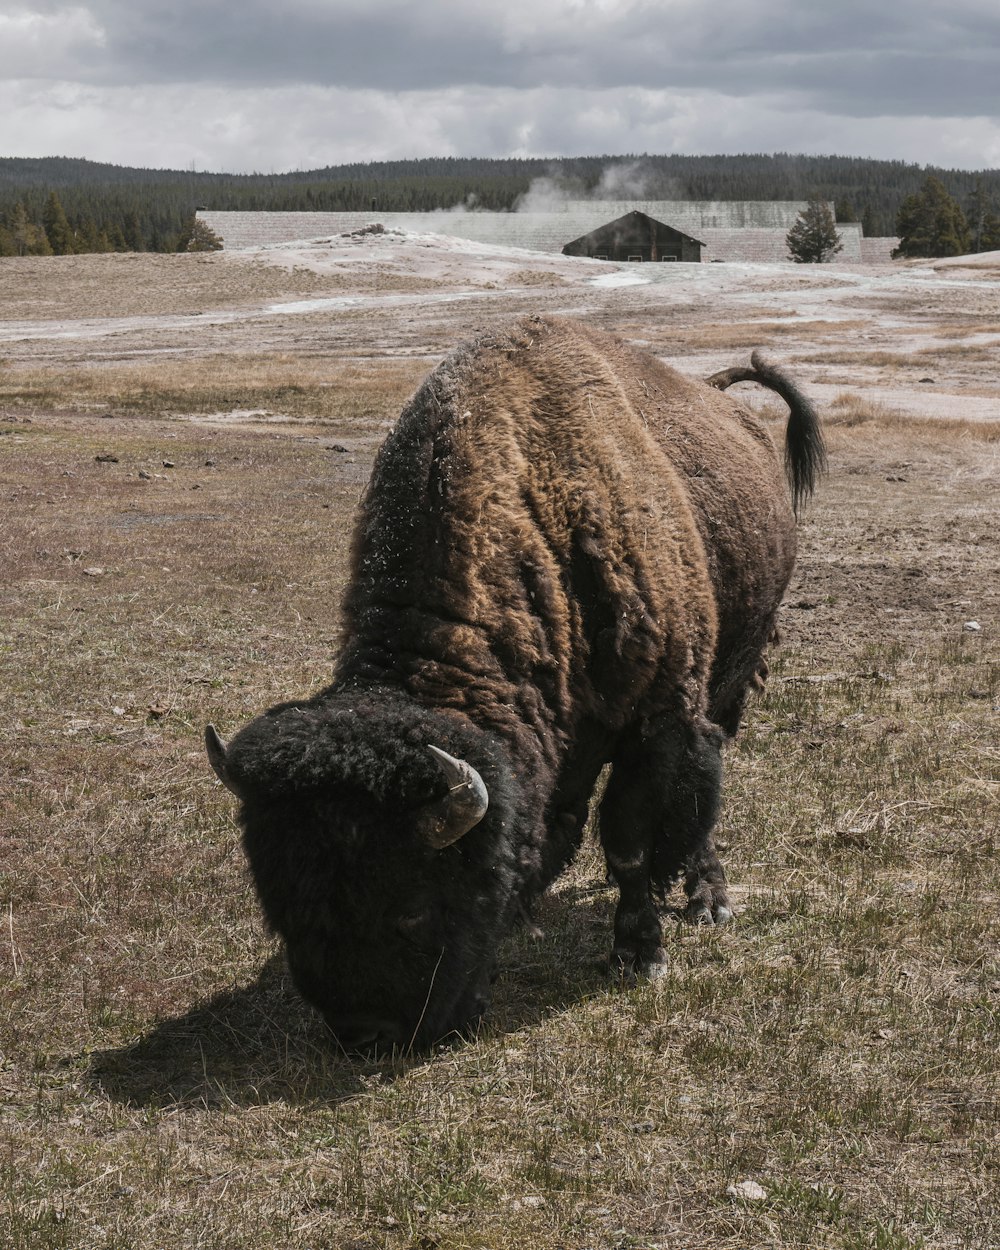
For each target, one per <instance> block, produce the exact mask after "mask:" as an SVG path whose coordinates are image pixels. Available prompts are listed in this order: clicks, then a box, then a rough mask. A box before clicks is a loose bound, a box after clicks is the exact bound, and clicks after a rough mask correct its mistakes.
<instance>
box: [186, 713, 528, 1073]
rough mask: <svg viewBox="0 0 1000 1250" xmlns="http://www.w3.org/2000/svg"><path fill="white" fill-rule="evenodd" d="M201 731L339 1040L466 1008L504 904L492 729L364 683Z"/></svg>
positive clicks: (478, 992)
mask: <svg viewBox="0 0 1000 1250" xmlns="http://www.w3.org/2000/svg"><path fill="white" fill-rule="evenodd" d="M206 741H207V745H208V753H209V759H210V761H211V763H212V766H213V767H214V768H215V771H216V773H217V774H218V775H219V777H220V778H221V779H222V780H223V781H224V783H225V784H226V785H227V786H228V787H229V788H230V789H231V790H232V791H233V792H234V793H236V794H237V795H238V797H239V798H240V800H241V803H242V807H241V821H242V824H243V829H244V847H245V849H246V853H247V858H248V860H249V862H250V868H251V871H252V874H253V877H254V881H255V884H256V887H257V892H258V894H259V896H260V900H261V903H262V906H263V909H264V912H265V915H266V916H267V919H268V921H269V923H270V925H271V927H272V928H273V929H274V930H275V931H276V932H277V933H278V934H280V936H281V937H282V938H283V939H284V942H285V946H286V949H287V953H288V963H289V967H290V969H291V973H292V976H293V978H294V981H295V984H296V986H297V988H298V990H299V992H300V993H301V994H302V996H303V997H304V998H305V999H306V1000H307V1001H309V1002H310V1003H312V1004H313V1006H315V1007H316V1008H317V1009H318V1010H319V1011H320V1012H321V1013H322V1015H323V1017H324V1019H325V1020H326V1022H327V1024H328V1025H329V1027H330V1029H331V1030H332V1031H333V1033H334V1034H335V1035H336V1037H337V1039H338V1041H339V1042H340V1043H341V1044H342V1045H343V1046H344V1047H345V1049H348V1050H358V1049H367V1048H371V1047H373V1046H380V1047H386V1048H387V1047H392V1046H397V1047H402V1048H404V1049H405V1048H408V1047H410V1046H412V1045H417V1046H420V1045H427V1044H429V1043H431V1042H434V1041H436V1040H438V1039H440V1038H443V1037H445V1036H447V1035H448V1034H450V1033H455V1032H460V1031H462V1030H464V1029H466V1028H467V1027H468V1026H469V1025H470V1024H471V1023H473V1022H474V1021H475V1020H476V1019H477V1018H478V1017H479V1016H480V1015H481V1014H482V1012H483V1010H484V1008H485V1007H486V1004H487V1001H488V996H489V983H490V979H491V975H492V971H493V967H494V962H495V953H496V947H497V944H498V942H499V940H500V938H501V937H502V936H503V934H504V933H505V932H506V930H507V929H508V928H509V921H510V916H511V912H512V910H513V908H514V907H515V906H516V904H515V902H514V895H515V891H516V882H515V877H516V873H515V868H514V856H513V854H512V851H511V847H510V843H509V838H508V836H507V829H508V828H509V827H510V821H509V812H510V802H509V795H508V794H507V788H508V782H507V781H506V779H505V776H504V773H505V772H506V771H507V770H501V769H500V768H498V760H499V758H500V752H499V749H498V747H497V746H496V744H495V743H491V742H490V741H488V739H487V737H486V735H484V734H483V733H481V732H480V731H478V730H472V729H469V728H468V727H467V725H466V724H465V723H464V722H460V720H459V718H456V717H451V716H449V715H447V714H442V713H428V712H426V711H423V710H419V711H418V710H413V709H411V708H407V707H406V706H405V705H402V704H399V703H394V702H393V700H392V699H391V698H390V697H384V698H382V699H379V700H377V701H376V700H375V699H374V698H373V697H372V696H371V695H364V696H361V695H359V696H357V697H356V698H347V697H344V696H336V697H330V696H329V695H328V696H327V697H325V698H323V697H320V698H318V699H317V700H314V701H312V702H310V703H305V704H287V705H282V706H281V707H278V708H275V709H273V710H272V711H270V712H268V713H265V715H263V716H261V717H259V718H258V719H257V720H255V721H253V722H252V723H251V724H250V725H248V726H247V727H246V728H245V729H244V730H242V731H241V732H240V733H239V734H237V736H236V737H235V738H234V739H233V741H232V743H231V744H230V745H229V746H228V747H226V746H225V745H224V744H223V743H222V740H221V739H220V738H219V737H218V735H217V734H216V733H215V730H214V729H212V728H211V727H209V730H208V731H207V734H206ZM472 759H475V760H476V763H475V764H473V763H471V762H470V761H471V760H472ZM484 778H485V779H484Z"/></svg>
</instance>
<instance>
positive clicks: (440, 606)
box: [207, 317, 823, 1049]
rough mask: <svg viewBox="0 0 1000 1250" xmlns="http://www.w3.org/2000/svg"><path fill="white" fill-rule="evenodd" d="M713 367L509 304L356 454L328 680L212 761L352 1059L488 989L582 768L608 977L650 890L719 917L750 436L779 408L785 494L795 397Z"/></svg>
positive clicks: (760, 477) (770, 553)
mask: <svg viewBox="0 0 1000 1250" xmlns="http://www.w3.org/2000/svg"><path fill="white" fill-rule="evenodd" d="M753 364H754V367H753V368H752V369H739V370H730V371H728V372H726V373H723V374H717V375H715V377H713V378H711V379H709V384H706V383H704V382H697V381H693V380H690V379H688V378H685V377H683V376H681V375H680V374H678V373H676V372H674V371H673V370H671V369H669V368H667V367H666V366H664V365H662V364H660V363H659V362H658V361H657V360H655V359H653V358H652V357H651V356H647V355H644V354H641V353H639V352H636V351H634V350H633V349H631V348H630V347H628V346H627V345H626V344H625V343H624V342H622V341H621V340H619V339H617V338H613V337H611V336H608V335H605V334H602V333H599V332H598V331H596V330H592V329H590V328H589V327H586V326H583V325H580V324H578V323H574V322H570V321H561V320H555V319H549V318H540V317H531V318H526V319H523V320H521V321H519V322H517V323H515V324H513V325H512V326H508V327H506V328H504V329H501V330H498V331H496V332H493V333H490V334H485V335H483V336H481V337H480V338H478V339H476V340H475V341H474V342H472V343H471V344H469V345H467V346H465V347H463V348H460V349H459V350H458V351H457V352H456V353H455V354H454V355H453V356H452V357H451V358H450V359H448V360H446V361H445V362H444V364H442V365H441V366H440V367H439V368H438V369H437V370H435V372H434V373H433V374H431V376H430V377H429V378H428V379H427V381H426V382H425V383H424V384H423V386H422V387H421V388H420V390H419V391H418V392H417V394H416V395H415V396H414V397H413V399H412V400H411V401H410V403H409V404H408V405H407V407H406V409H405V410H404V412H403V414H402V417H401V418H400V420H399V422H398V424H397V426H396V428H395V430H394V431H393V433H392V434H391V435H390V436H389V438H388V439H387V440H386V442H385V444H384V445H383V447H382V449H381V451H380V452H379V455H378V458H377V460H376V463H375V468H374V472H373V475H372V479H371V483H370V485H369V488H368V492H367V495H366V497H365V499H364V502H363V504H362V507H361V512H360V516H359V518H358V521H357V527H356V531H355V536H354V547H353V557H352V576H351V580H350V588H349V590H348V592H347V596H346V600H345V604H344V630H343V645H342V648H341V652H340V657H339V661H338V663H337V667H336V671H335V675H334V681H333V683H332V685H330V686H329V687H328V688H327V689H325V690H322V691H320V692H319V693H318V694H316V695H314V696H313V697H312V698H310V699H307V700H304V701H299V702H294V703H287V704H282V705H281V706H279V707H276V708H273V709H271V710H270V711H269V712H266V713H265V714H264V715H262V716H260V717H258V718H257V719H256V720H255V721H253V722H252V723H251V724H250V725H248V726H247V727H246V728H245V729H243V730H242V731H241V732H240V733H239V734H237V735H236V737H235V738H234V739H233V741H232V743H231V744H230V745H229V747H228V748H227V747H226V746H225V744H224V743H223V742H222V740H221V739H220V738H218V736H217V735H216V734H215V731H214V730H213V729H212V728H211V727H210V728H209V730H208V734H207V739H208V749H209V757H210V759H211V761H212V764H213V767H214V768H215V770H216V772H217V773H218V775H219V776H220V777H221V778H222V780H223V781H224V782H225V784H226V785H228V786H229V787H230V789H232V790H233V791H234V793H236V794H237V795H238V796H239V798H240V800H241V819H242V823H243V827H244V845H245V848H246V852H247V856H248V858H249V861H250V866H251V870H252V872H253V876H254V880H255V882H256V885H257V889H258V892H259V894H260V899H261V902H262V905H263V908H264V911H265V913H266V915H267V918H268V921H269V922H270V924H271V925H272V926H273V928H274V929H275V930H276V931H277V932H278V933H279V934H280V935H281V936H282V938H283V939H284V942H285V945H286V948H287V952H288V959H289V964H290V967H291V970H292V974H293V976H294V978H295V982H296V984H297V986H298V988H299V990H300V991H301V993H302V994H303V996H304V997H305V998H306V999H308V1000H309V1001H310V1002H311V1003H313V1004H314V1005H315V1006H316V1007H317V1008H318V1009H319V1010H320V1011H321V1012H322V1013H323V1015H324V1017H325V1019H326V1020H327V1022H328V1024H329V1026H330V1028H331V1029H332V1030H333V1032H334V1033H335V1034H336V1036H337V1038H338V1039H339V1040H340V1042H341V1043H342V1044H343V1045H344V1046H345V1047H346V1048H349V1049H354V1048H364V1047H369V1046H372V1045H380V1046H394V1045H395V1046H403V1047H408V1046H411V1045H418V1046H421V1045H427V1044H429V1043H431V1042H434V1041H436V1040H438V1039H440V1038H442V1037H444V1036H446V1035H448V1034H449V1033H452V1032H455V1031H461V1030H463V1029H464V1028H466V1027H467V1026H468V1025H469V1024H470V1022H473V1021H475V1020H476V1019H477V1018H478V1017H479V1016H480V1015H481V1013H482V1012H483V1010H484V1009H485V1007H486V1005H487V1001H488V993H489V983H490V980H491V977H492V975H493V971H494V967H495V960H496V952H497V948H498V944H499V943H500V941H501V939H502V938H503V937H504V936H505V935H506V934H507V933H508V932H509V930H510V929H511V927H512V926H513V925H514V924H515V923H516V922H517V921H518V919H519V918H521V917H522V916H524V915H525V913H526V911H527V909H528V908H529V906H530V905H531V903H532V901H533V900H534V899H536V898H537V896H538V895H539V894H540V893H541V892H542V891H543V890H544V889H545V888H546V887H547V886H548V885H549V884H550V883H551V882H552V881H553V879H554V878H555V877H556V876H558V874H559V873H560V872H561V871H562V870H563V868H565V866H566V865H567V864H568V863H569V861H570V860H571V859H572V857H573V855H574V853H575V852H576V850H577V848H578V846H579V844H580V840H581V837H582V833H583V827H584V823H585V820H586V814H587V804H588V800H589V799H590V796H591V794H592V792H593V790H594V786H595V782H596V780H597V777H598V774H599V773H600V771H601V769H602V768H603V766H604V765H605V764H611V765H612V772H611V778H610V782H609V784H608V786H607V789H606V792H605V794H604V797H603V800H602V802H601V809H600V810H601V819H600V836H601V841H602V843H603V846H604V850H605V854H606V856H607V861H608V867H609V869H610V871H611V873H612V875H613V877H614V880H615V882H616V883H617V885H618V889H619V892H620V898H619V903H618V908H617V912H616V915H615V923H614V944H613V947H612V952H611V968H612V972H613V974H614V975H615V976H616V977H620V978H623V979H625V980H632V979H634V978H635V977H636V976H647V977H654V976H656V975H658V974H659V973H660V972H662V970H663V968H664V963H665V954H664V951H663V948H662V945H661V931H660V920H659V916H658V913H657V910H656V906H655V900H656V899H657V898H658V897H660V896H662V893H663V891H664V890H665V889H667V888H668V887H669V886H670V884H671V883H672V882H673V881H675V880H676V879H678V878H683V881H684V886H685V889H686V891H687V895H688V899H689V907H688V911H689V915H690V916H691V918H692V919H694V920H697V921H705V922H723V921H725V920H726V919H728V918H729V916H730V914H731V913H730V909H729V900H728V897H727V894H726V881H725V874H724V872H723V870H722V866H721V865H720V863H719V861H718V858H717V856H716V854H715V850H714V846H713V843H712V828H713V825H714V822H715V819H716V814H717V810H718V799H719V787H720V778H721V758H720V751H721V746H722V742H723V740H724V738H725V737H726V736H728V735H732V734H734V733H735V732H736V730H737V727H738V725H739V720H740V715H741V712H742V709H743V704H744V701H745V699H746V695H747V692H748V690H749V689H750V688H751V686H753V685H755V684H756V685H759V684H760V683H761V681H762V677H763V674H764V673H766V665H765V664H764V661H763V659H762V653H763V650H764V648H765V646H766V644H767V642H768V640H769V638H770V637H771V635H772V633H773V630H774V621H775V614H776V612H777V608H778V603H779V601H780V599H781V596H782V593H783V591H784V589H785V586H786V584H787V582H788V578H789V575H790V573H791V569H792V562H793V559H794V548H795V520H794V513H793V509H792V506H791V504H790V503H789V500H788V495H787V489H786V486H785V482H784V480H783V475H782V469H781V463H780V459H779V457H778V455H777V454H776V452H775V450H774V447H773V446H772V444H771V441H770V438H769V436H768V434H767V432H766V430H765V429H764V427H763V425H762V424H761V423H760V421H758V420H757V419H756V417H755V416H754V415H753V414H752V413H751V412H750V411H749V410H748V409H746V408H745V407H743V406H741V405H740V404H739V403H738V402H736V401H735V400H734V399H732V398H731V397H730V396H727V395H724V394H722V393H721V392H722V391H723V390H724V389H725V388H726V387H727V386H728V385H730V384H731V383H733V382H735V381H746V380H752V381H757V382H760V383H762V384H763V385H765V386H768V387H770V388H771V389H772V390H776V391H777V392H778V393H779V394H780V395H781V396H782V397H783V398H784V399H785V400H786V402H787V403H788V404H789V407H790V410H791V416H790V418H789V422H788V430H787V433H786V452H785V459H786V468H787V472H788V477H789V481H790V483H791V485H792V493H793V497H794V503H795V506H796V507H798V505H799V503H800V502H801V500H802V499H803V498H804V497H805V496H806V495H808V494H809V493H810V492H811V490H812V488H813V485H814V481H815V477H816V474H817V472H818V471H819V470H820V468H821V467H822V461H823V445H822V438H821V435H820V431H819V427H818V423H817V421H816V417H815V414H814V413H813V411H812V409H811V408H810V407H809V405H808V404H807V403H806V401H805V400H804V399H803V398H802V396H801V395H800V394H799V393H798V392H797V391H796V390H795V388H794V387H793V386H792V385H791V383H789V382H788V381H787V379H785V378H784V377H783V376H782V375H781V374H780V373H778V372H777V371H776V370H774V369H773V368H771V367H769V366H767V365H765V364H764V363H763V362H762V361H760V360H759V359H758V358H757V357H756V356H755V357H754V360H753Z"/></svg>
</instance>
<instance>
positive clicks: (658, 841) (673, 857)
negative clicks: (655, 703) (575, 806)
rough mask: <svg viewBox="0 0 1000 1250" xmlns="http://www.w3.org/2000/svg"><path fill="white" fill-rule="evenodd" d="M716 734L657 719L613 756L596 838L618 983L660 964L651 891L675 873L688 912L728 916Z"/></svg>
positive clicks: (703, 917)
mask: <svg viewBox="0 0 1000 1250" xmlns="http://www.w3.org/2000/svg"><path fill="white" fill-rule="evenodd" d="M721 746H722V734H721V732H720V731H719V730H717V729H716V728H715V727H714V726H712V725H709V724H708V723H707V722H702V723H701V724H700V725H696V726H691V725H682V724H679V723H678V722H676V721H672V720H668V719H666V718H664V719H663V720H661V721H658V722H657V723H656V724H654V725H648V726H647V727H646V730H645V732H644V733H643V734H642V735H634V736H630V738H629V740H628V741H627V742H625V743H623V744H622V747H621V749H620V750H619V751H618V752H617V753H616V755H615V758H614V770H613V772H612V775H611V781H610V783H609V785H608V789H607V793H606V794H605V796H604V801H603V803H602V804H601V841H602V843H603V846H604V853H605V856H606V857H607V861H608V868H609V870H610V871H611V873H612V875H613V876H614V879H615V881H616V882H617V883H618V888H619V901H618V908H617V911H616V912H615V941H614V946H613V948H612V951H611V973H612V975H613V976H616V977H619V978H621V979H623V980H625V981H627V982H631V981H634V980H635V979H636V977H640V976H642V977H649V978H656V977H659V976H662V975H663V973H664V972H665V970H666V952H665V951H664V949H663V942H662V930H661V927H660V917H659V914H658V912H657V909H656V906H655V903H654V901H653V900H654V895H656V894H661V893H662V892H663V891H664V890H665V889H667V888H669V886H670V885H671V884H672V883H673V882H674V881H675V880H676V879H677V878H678V877H679V876H680V875H681V874H682V873H684V878H685V888H686V890H687V893H688V898H689V900H690V901H689V905H688V914H689V916H690V918H692V919H695V920H699V921H716V920H717V921H718V922H720V923H722V922H724V921H725V920H727V919H729V917H730V915H731V912H730V910H729V898H728V895H727V894H726V879H725V873H724V871H723V869H722V865H721V864H720V863H719V860H718V856H717V855H716V853H715V847H714V844H713V842H712V836H711V835H712V828H713V826H714V825H715V821H716V817H717V815H718V810H719V791H720V787H721V782H722V759H721Z"/></svg>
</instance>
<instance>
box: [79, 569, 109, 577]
mask: <svg viewBox="0 0 1000 1250" xmlns="http://www.w3.org/2000/svg"><path fill="white" fill-rule="evenodd" d="M83 575H84V577H103V576H104V570H103V569H98V568H92V569H84V570H83Z"/></svg>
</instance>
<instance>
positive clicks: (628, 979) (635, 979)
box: [608, 946, 667, 988]
mask: <svg viewBox="0 0 1000 1250" xmlns="http://www.w3.org/2000/svg"><path fill="white" fill-rule="evenodd" d="M666 975H667V952H666V951H665V950H664V949H663V947H662V946H658V947H657V948H656V950H655V951H654V952H653V954H652V955H651V956H646V955H640V954H638V953H637V952H636V951H628V950H618V949H617V948H616V949H615V950H613V951H612V952H611V963H610V965H609V967H608V976H609V978H610V980H611V982H612V984H614V985H622V986H625V987H626V988H630V987H631V986H633V985H637V984H638V983H639V982H640V981H658V980H659V979H660V977H665V976H666Z"/></svg>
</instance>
